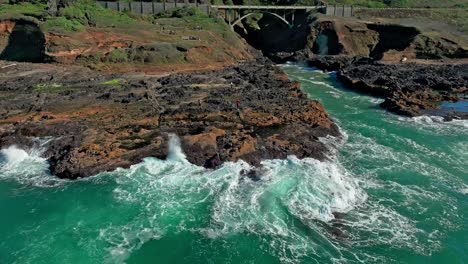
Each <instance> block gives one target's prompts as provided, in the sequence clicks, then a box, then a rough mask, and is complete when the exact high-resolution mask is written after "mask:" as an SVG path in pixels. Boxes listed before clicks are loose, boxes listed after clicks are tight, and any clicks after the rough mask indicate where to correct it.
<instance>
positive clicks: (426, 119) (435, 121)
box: [397, 116, 468, 133]
mask: <svg viewBox="0 0 468 264" xmlns="http://www.w3.org/2000/svg"><path fill="white" fill-rule="evenodd" d="M397 119H398V120H399V121H401V122H408V123H413V124H415V125H418V126H422V127H423V128H433V129H435V130H437V131H447V130H450V129H456V130H457V131H458V130H460V131H465V132H466V133H468V120H457V119H453V120H452V121H444V118H443V117H440V116H417V117H398V118H397Z"/></svg>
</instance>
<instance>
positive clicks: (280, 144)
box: [0, 59, 340, 179]
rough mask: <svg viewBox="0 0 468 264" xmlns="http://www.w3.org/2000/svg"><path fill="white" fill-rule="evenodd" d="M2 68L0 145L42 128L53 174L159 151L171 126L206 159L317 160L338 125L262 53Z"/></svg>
mask: <svg viewBox="0 0 468 264" xmlns="http://www.w3.org/2000/svg"><path fill="white" fill-rule="evenodd" d="M4 65H6V62H0V66H4ZM1 72H2V77H1V78H0V91H1V95H0V99H1V100H0V109H1V110H0V148H5V147H8V146H10V145H18V146H20V147H24V148H28V147H32V145H33V144H34V140H35V139H37V138H51V140H50V141H49V142H48V143H47V146H46V148H47V150H46V151H45V153H44V156H45V158H47V159H48V161H49V164H50V171H51V173H52V174H53V175H56V176H58V177H61V178H71V179H73V178H78V177H87V176H91V175H95V174H97V173H99V172H102V171H110V170H114V169H116V168H118V167H129V166H131V165H133V164H135V163H138V162H140V161H141V160H142V159H143V158H145V157H149V156H152V157H157V158H161V159H164V158H166V157H167V155H168V141H169V135H170V134H172V133H173V134H175V135H177V136H178V137H180V139H181V144H182V149H183V151H184V152H185V153H186V155H187V159H188V161H190V162H191V163H193V164H196V165H200V166H205V167H207V168H215V167H217V166H219V165H221V164H222V162H224V161H236V160H239V159H242V160H244V161H246V162H248V163H250V164H252V165H259V164H260V162H261V161H262V160H264V159H276V158H279V159H281V158H286V157H287V156H288V155H296V156H297V157H299V158H305V157H313V158H316V159H320V160H323V159H326V155H327V148H326V146H324V144H323V143H321V142H320V140H319V138H320V137H325V136H328V135H331V136H339V135H340V133H339V130H338V127H337V126H336V125H335V124H334V123H333V121H332V120H331V119H330V117H329V116H328V115H327V113H326V112H325V109H324V108H323V106H322V105H321V104H320V103H319V102H317V101H314V100H310V99H308V98H307V96H306V95H305V94H304V93H303V92H302V91H301V89H300V85H299V83H297V82H292V81H289V80H288V77H287V75H286V74H284V73H283V72H282V71H281V70H280V69H279V68H277V67H276V66H274V65H273V64H272V63H271V62H269V61H267V60H264V59H258V60H257V61H252V62H245V63H241V64H238V65H235V66H230V67H227V68H224V69H221V70H213V71H205V72H194V73H179V74H173V75H167V76H149V75H144V74H105V73H100V72H96V71H92V70H90V69H88V68H84V67H79V66H67V67H66V68H64V67H61V66H59V65H51V64H28V63H20V64H17V65H16V66H12V67H7V68H3V69H1Z"/></svg>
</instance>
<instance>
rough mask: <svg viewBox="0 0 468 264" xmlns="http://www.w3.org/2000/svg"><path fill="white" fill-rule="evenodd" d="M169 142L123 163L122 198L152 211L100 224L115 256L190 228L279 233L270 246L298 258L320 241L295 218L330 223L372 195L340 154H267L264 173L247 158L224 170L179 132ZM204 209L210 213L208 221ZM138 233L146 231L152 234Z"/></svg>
mask: <svg viewBox="0 0 468 264" xmlns="http://www.w3.org/2000/svg"><path fill="white" fill-rule="evenodd" d="M169 149H170V153H171V154H170V155H169V158H168V159H167V160H158V159H155V158H146V159H145V160H144V162H143V163H141V164H137V165H134V166H132V167H131V168H130V169H128V170H118V174H119V175H121V176H120V177H117V178H116V180H117V183H118V187H116V188H115V190H114V196H115V198H116V199H117V201H120V202H121V203H124V204H125V203H129V204H133V205H134V206H135V205H136V207H137V208H144V209H143V211H142V212H141V213H140V214H139V215H142V216H145V217H137V218H136V219H134V220H132V221H131V222H129V223H127V224H126V225H124V226H109V227H108V228H105V229H102V230H101V231H100V236H99V238H100V239H101V240H103V241H106V242H107V243H109V247H108V251H109V253H110V254H111V256H112V261H114V262H124V261H125V260H126V259H127V258H128V257H129V256H130V254H131V253H132V252H133V251H135V250H137V249H139V248H140V247H141V246H142V245H143V244H144V243H146V242H148V241H149V240H152V239H160V238H161V237H164V236H165V235H167V233H180V232H187V231H190V232H196V233H198V234H200V235H203V236H205V237H206V238H209V239H223V238H224V237H229V236H232V235H233V234H241V233H249V234H252V235H256V236H274V237H276V236H278V240H276V241H275V243H277V244H271V245H269V246H270V247H272V248H271V251H272V252H278V255H279V257H280V258H284V259H290V260H292V259H297V258H299V257H300V255H302V254H307V253H308V252H313V251H314V250H315V247H316V246H317V245H315V244H313V243H311V242H308V241H307V239H306V236H305V235H304V234H303V233H302V232H303V231H298V230H294V229H290V228H288V226H287V223H288V222H289V221H290V219H291V218H295V219H298V220H299V221H301V222H303V223H304V224H305V225H307V226H309V227H310V228H311V229H315V228H316V225H317V221H319V222H325V223H328V222H330V221H332V220H333V219H335V213H347V212H349V211H350V210H352V209H354V208H355V207H356V206H359V205H361V204H362V203H364V202H365V201H366V199H367V195H366V193H365V192H364V191H363V190H362V189H361V188H360V187H359V186H358V184H357V183H356V182H355V181H354V180H353V177H352V175H350V174H349V173H348V172H346V170H345V169H344V168H343V167H342V166H341V165H339V163H338V162H336V161H325V162H321V161H318V160H314V159H303V160H299V159H297V158H296V157H294V156H291V157H288V158H287V159H286V160H267V161H263V162H262V166H263V168H262V169H260V170H258V169H257V173H258V179H251V178H249V177H248V176H246V175H245V174H244V172H246V171H249V170H252V169H254V168H253V167H252V166H250V165H249V164H247V163H245V162H243V161H238V162H226V163H224V164H223V165H222V166H221V167H220V168H219V169H217V170H207V169H205V168H202V167H199V166H196V165H193V164H190V163H189V162H187V160H186V159H185V155H184V154H183V152H182V150H181V148H180V142H179V140H178V139H177V137H176V136H174V135H172V136H171V140H170V148H169ZM200 212H209V214H210V219H211V220H210V222H209V224H208V225H207V226H205V227H203V225H201V224H200V221H204V220H203V219H204V215H203V214H200ZM137 234H145V235H144V237H145V239H141V238H140V236H143V235H137ZM297 238H300V239H299V240H297ZM292 245H293V246H294V247H297V252H295V253H294V254H293V255H291V252H285V251H284V248H285V247H290V246H292ZM282 248H283V249H282Z"/></svg>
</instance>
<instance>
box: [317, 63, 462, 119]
mask: <svg viewBox="0 0 468 264" xmlns="http://www.w3.org/2000/svg"><path fill="white" fill-rule="evenodd" d="M308 64H309V65H310V66H314V67H317V68H320V69H323V70H327V71H337V77H338V79H339V80H340V81H341V82H342V83H344V84H345V86H346V87H348V88H350V89H353V90H356V91H358V92H361V93H365V94H369V95H373V96H378V97H382V98H384V99H385V101H384V102H383V103H381V104H380V106H381V107H383V108H385V109H387V110H389V111H390V112H393V113H396V114H400V115H405V116H420V115H425V114H430V115H439V116H443V117H444V118H445V119H446V120H452V119H466V118H467V114H466V113H464V112H458V111H457V110H456V109H455V110H452V111H450V109H441V103H442V102H457V101H462V100H465V101H466V99H467V98H468V96H467V95H468V64H466V63H452V64H444V63H435V62H430V63H391V64H390V63H381V62H379V61H374V60H373V59H371V58H365V57H346V56H315V57H312V58H310V59H309V60H308Z"/></svg>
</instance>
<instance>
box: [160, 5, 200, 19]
mask: <svg viewBox="0 0 468 264" xmlns="http://www.w3.org/2000/svg"><path fill="white" fill-rule="evenodd" d="M195 16H198V17H207V15H206V14H205V13H203V12H202V11H201V10H200V9H198V8H196V7H187V6H184V7H181V8H174V9H170V10H166V11H165V12H163V13H160V14H156V15H154V17H155V18H171V17H177V18H183V17H195Z"/></svg>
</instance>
